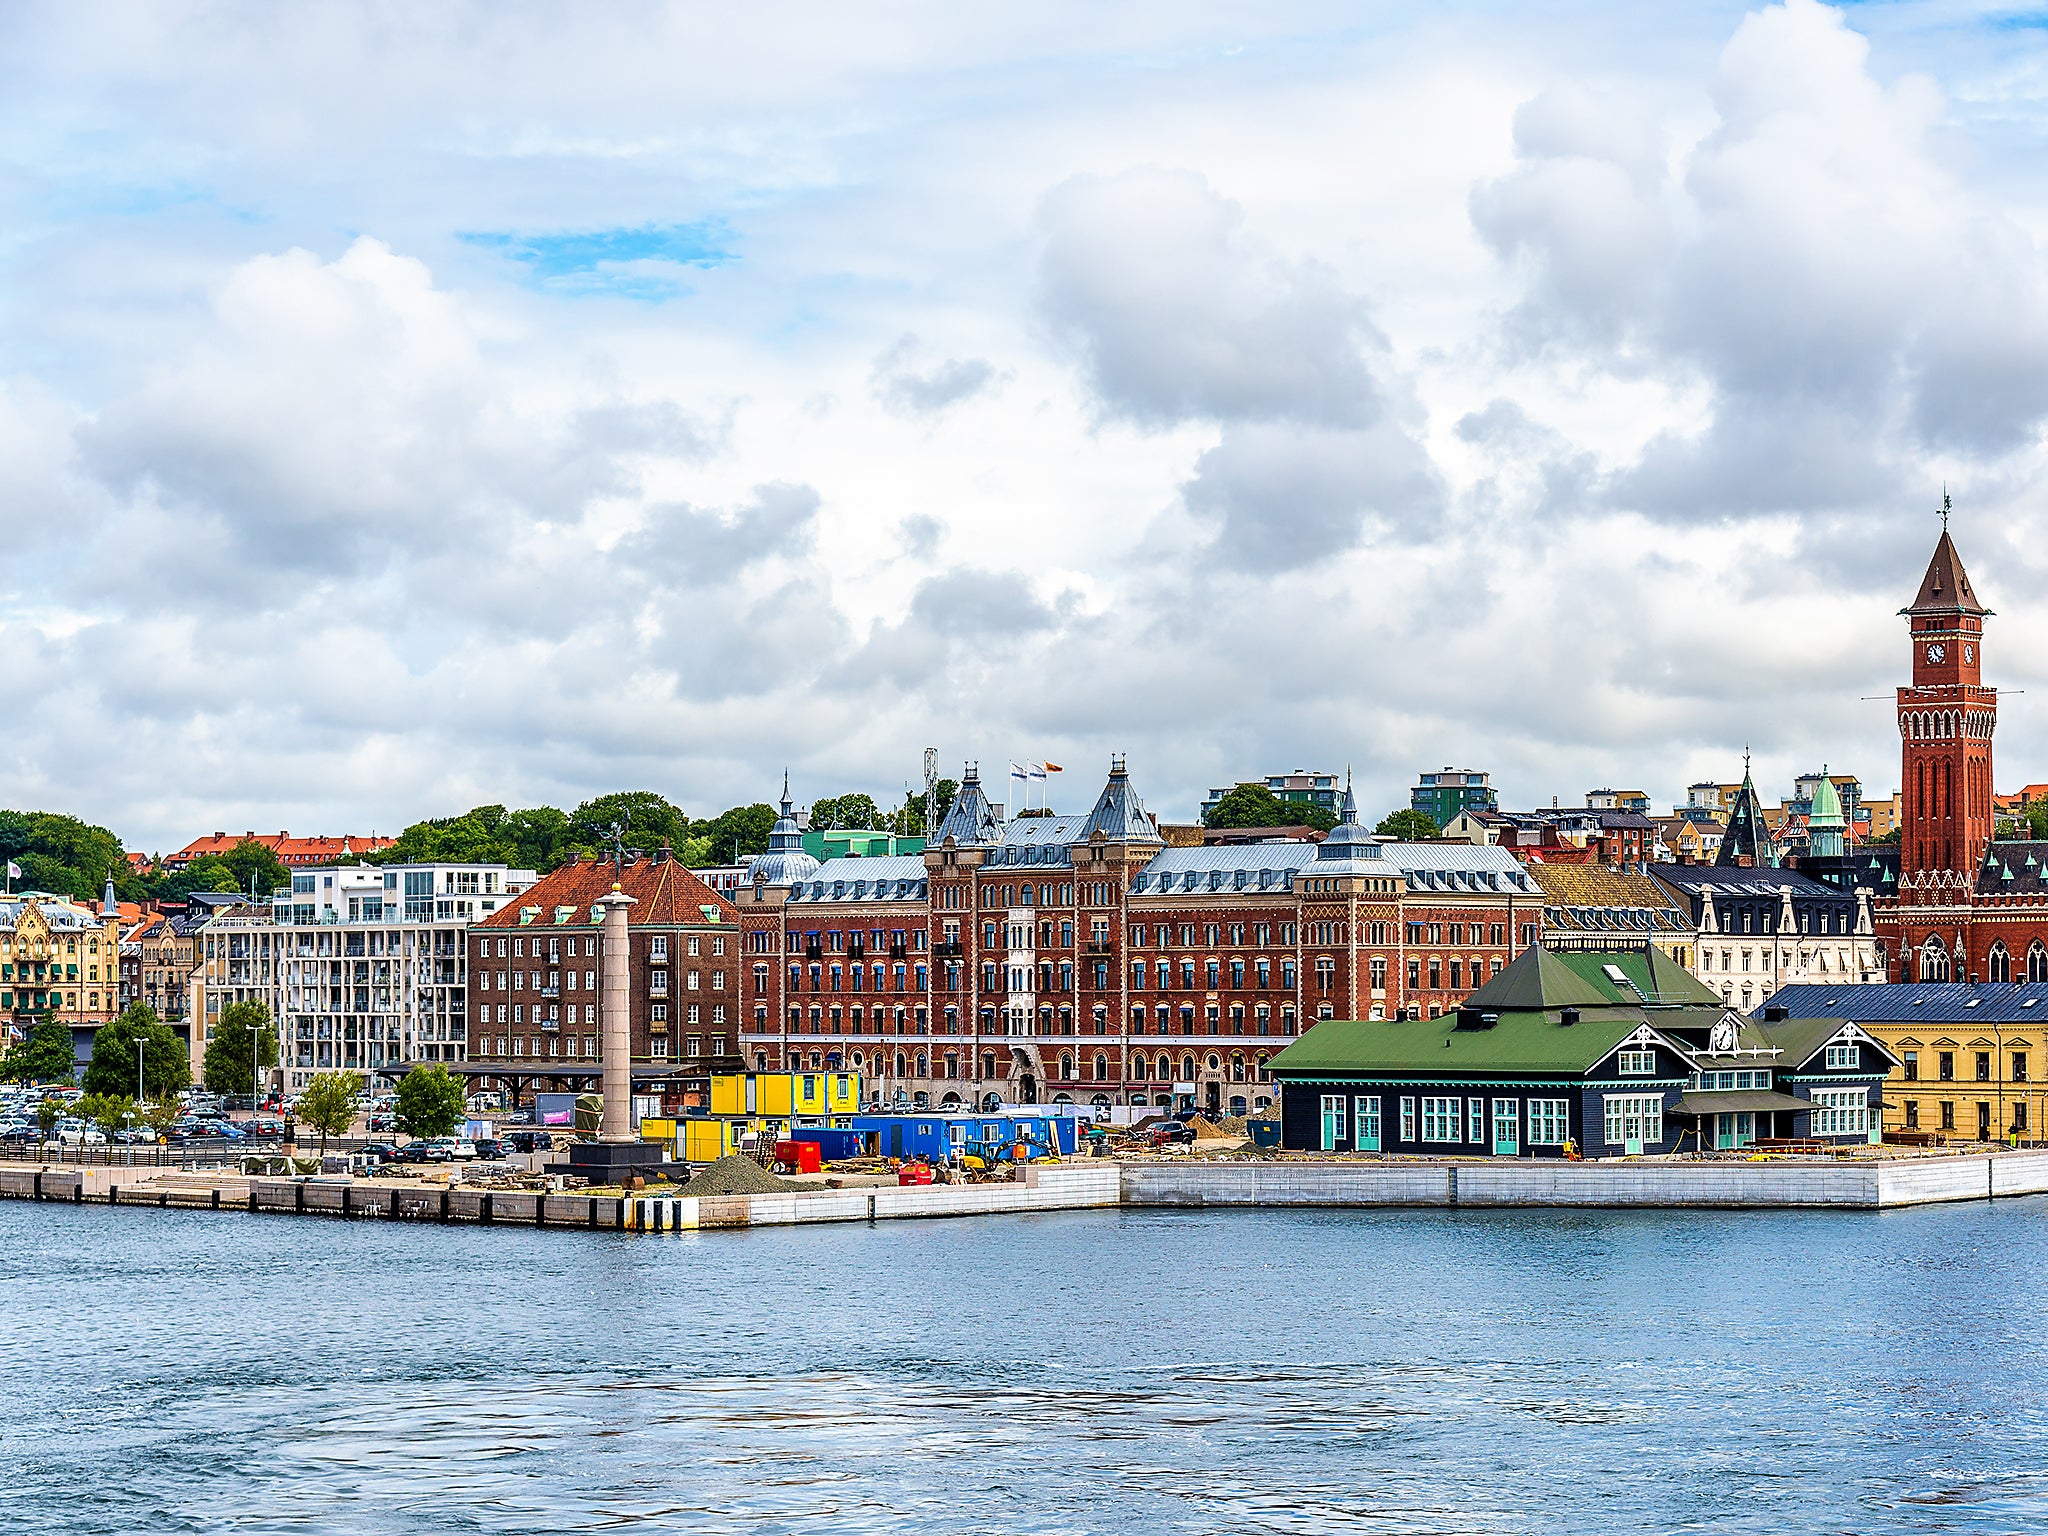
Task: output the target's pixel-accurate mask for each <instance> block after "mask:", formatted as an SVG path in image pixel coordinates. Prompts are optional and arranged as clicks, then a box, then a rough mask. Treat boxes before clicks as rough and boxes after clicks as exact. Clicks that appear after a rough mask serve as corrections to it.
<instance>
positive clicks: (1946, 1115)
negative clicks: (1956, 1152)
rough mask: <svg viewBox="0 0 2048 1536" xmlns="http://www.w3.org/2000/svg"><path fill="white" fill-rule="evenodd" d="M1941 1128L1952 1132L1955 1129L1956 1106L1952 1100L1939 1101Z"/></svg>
mask: <svg viewBox="0 0 2048 1536" xmlns="http://www.w3.org/2000/svg"><path fill="white" fill-rule="evenodd" d="M1941 1128H1942V1129H1943V1130H1944V1131H1952V1130H1954V1129H1955V1128H1956V1104H1955V1100H1954V1099H1943V1100H1942V1101H1941Z"/></svg>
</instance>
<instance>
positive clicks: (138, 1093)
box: [135, 1040, 149, 1104]
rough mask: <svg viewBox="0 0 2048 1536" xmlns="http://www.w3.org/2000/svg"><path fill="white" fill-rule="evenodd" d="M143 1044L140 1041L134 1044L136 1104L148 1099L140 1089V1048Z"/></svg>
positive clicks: (141, 1088)
mask: <svg viewBox="0 0 2048 1536" xmlns="http://www.w3.org/2000/svg"><path fill="white" fill-rule="evenodd" d="M144 1044H145V1042H144V1041H141V1040H138V1041H136V1042H135V1102H136V1103H138V1104H140V1103H141V1102H142V1101H143V1100H144V1099H146V1098H147V1097H149V1095H148V1094H147V1093H145V1092H144V1091H143V1087H142V1047H143V1045H144Z"/></svg>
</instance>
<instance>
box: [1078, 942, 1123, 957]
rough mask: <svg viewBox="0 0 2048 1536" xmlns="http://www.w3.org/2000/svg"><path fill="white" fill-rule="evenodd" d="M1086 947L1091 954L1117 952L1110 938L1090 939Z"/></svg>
mask: <svg viewBox="0 0 2048 1536" xmlns="http://www.w3.org/2000/svg"><path fill="white" fill-rule="evenodd" d="M1085 947H1086V949H1087V952H1088V953H1089V954H1091V955H1110V954H1115V953H1116V951H1115V949H1114V948H1113V947H1112V946H1111V944H1110V942H1109V940H1108V939H1090V940H1089V941H1088V943H1087V945H1086V946H1085Z"/></svg>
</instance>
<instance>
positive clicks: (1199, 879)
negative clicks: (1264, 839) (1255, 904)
mask: <svg viewBox="0 0 2048 1536" xmlns="http://www.w3.org/2000/svg"><path fill="white" fill-rule="evenodd" d="M1315 853H1316V845H1315V844H1313V843H1287V842H1271V843H1228V844H1224V845H1222V846H1220V847H1214V848H1168V849H1166V850H1165V851H1164V852H1163V853H1161V854H1159V856H1158V857H1156V858H1154V859H1153V860H1152V861H1151V862H1150V863H1149V864H1147V865H1146V866H1145V867H1144V869H1142V870H1141V871H1139V873H1138V879H1137V884H1136V885H1135V886H1133V887H1132V889H1133V892H1134V893H1135V894H1137V895H1140V896H1164V895H1178V894H1182V893H1185V892H1190V891H1284V890H1287V889H1289V888H1290V886H1291V884H1292V881H1293V878H1294V875H1295V872H1296V871H1298V870H1300V869H1302V868H1304V867H1305V866H1306V865H1307V864H1308V863H1309V862H1310V861H1311V860H1312V859H1314V857H1315Z"/></svg>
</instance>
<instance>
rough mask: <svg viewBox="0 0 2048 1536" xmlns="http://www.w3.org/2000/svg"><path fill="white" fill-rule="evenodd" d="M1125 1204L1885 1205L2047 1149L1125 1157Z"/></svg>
mask: <svg viewBox="0 0 2048 1536" xmlns="http://www.w3.org/2000/svg"><path fill="white" fill-rule="evenodd" d="M1122 1167H1123V1203H1124V1204H1125V1205H1128V1206H1187V1205H1196V1206H1233V1205H1309V1206H1358V1207H1373V1206H1443V1207H1450V1206H1475V1207H1480V1208H1487V1207H1500V1206H1611V1207H1644V1208H1655V1207H1694V1206H1696V1207H1706V1208H1733V1209H1758V1210H1768V1209H1780V1210H1781V1209H1786V1208H1789V1207H1802V1206H1811V1207H1822V1208H1827V1209H1836V1210H1884V1209H1888V1208H1891V1207H1896V1206H1906V1205H1923V1204H1928V1203H1932V1202H1937V1201H1951V1200H1986V1199H1991V1198H1994V1197H2002V1196H2008V1195H2031V1194H2041V1193H2044V1192H2048V1152H2000V1153H1993V1154H1988V1155H1985V1154H1979V1155H1976V1156H1969V1157H1941V1158H1919V1159H1913V1160H1901V1161H1898V1162H1843V1163H1817V1162H1816V1163H1799V1162H1755V1163H1737V1162H1716V1163H1665V1162H1638V1163H1565V1162H1540V1163H1539V1162H1507V1161H1501V1162H1492V1163H1489V1162H1478V1161H1473V1162H1465V1163H1424V1162H1412V1163H1403V1162H1391V1161H1390V1162H1384V1163H1382V1162H1370V1161H1363V1160H1361V1161H1356V1162H1340V1161H1331V1162H1285V1163H1279V1162H1276V1163H1193V1162H1187V1163H1165V1162H1162V1163H1126V1164H1123V1165H1122Z"/></svg>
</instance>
